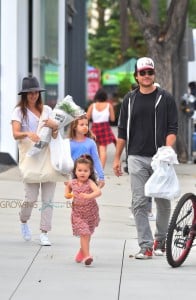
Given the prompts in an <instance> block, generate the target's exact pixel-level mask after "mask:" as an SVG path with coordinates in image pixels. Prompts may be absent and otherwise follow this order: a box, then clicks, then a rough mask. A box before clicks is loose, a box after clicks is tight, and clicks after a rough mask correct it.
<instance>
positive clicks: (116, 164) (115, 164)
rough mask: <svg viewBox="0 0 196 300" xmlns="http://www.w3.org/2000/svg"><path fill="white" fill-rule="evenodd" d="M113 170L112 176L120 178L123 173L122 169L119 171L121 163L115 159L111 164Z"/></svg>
mask: <svg viewBox="0 0 196 300" xmlns="http://www.w3.org/2000/svg"><path fill="white" fill-rule="evenodd" d="M113 170H114V174H115V175H116V176H118V177H119V176H122V175H123V172H122V169H121V162H120V160H119V159H115V160H114V162H113Z"/></svg>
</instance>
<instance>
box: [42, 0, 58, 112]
mask: <svg viewBox="0 0 196 300" xmlns="http://www.w3.org/2000/svg"><path fill="white" fill-rule="evenodd" d="M41 2H42V7H41V12H42V15H41V23H40V24H41V31H42V33H41V36H40V38H41V58H40V62H41V64H40V66H41V70H40V72H41V77H42V78H43V79H42V80H43V83H44V85H45V88H46V95H45V103H46V104H48V105H50V106H51V107H54V106H55V104H56V101H57V98H58V1H54V0H43V1H41Z"/></svg>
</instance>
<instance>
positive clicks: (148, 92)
mask: <svg viewBox="0 0 196 300" xmlns="http://www.w3.org/2000/svg"><path fill="white" fill-rule="evenodd" d="M134 75H135V79H136V81H137V82H138V85H139V86H138V88H137V89H135V90H134V91H132V92H129V93H128V94H127V95H125V97H124V100H123V103H122V105H121V111H120V117H119V123H118V139H117V146H116V153H115V158H114V162H113V169H114V172H115V174H116V175H117V176H121V175H122V171H121V162H120V157H121V154H122V151H123V149H124V147H125V146H126V147H127V153H128V171H129V174H130V180H131V191H132V211H133V215H134V218H135V223H136V229H137V235H138V244H139V247H140V251H139V252H138V253H137V254H136V255H135V258H137V259H148V258H152V254H153V251H154V254H155V255H163V253H164V251H165V239H166V234H167V229H168V223H169V218H170V210H171V204H170V201H168V200H166V199H160V198H157V199H155V203H156V210H157V214H156V231H155V240H154V239H153V235H152V231H151V228H150V224H149V219H148V209H149V198H148V197H145V195H144V186H145V183H146V182H147V180H148V179H149V177H150V176H151V174H152V172H153V170H152V167H151V161H152V157H153V155H154V154H155V153H156V152H157V150H158V148H159V147H161V146H171V147H172V146H173V145H174V144H175V141H176V135H177V129H178V123H177V107H176V103H175V100H174V98H173V97H172V96H171V95H170V94H169V93H168V92H167V91H166V90H164V89H162V88H160V87H156V86H155V85H154V81H155V67H154V62H153V60H152V59H151V58H148V57H142V58H139V59H138V60H137V62H136V66H135V73H134Z"/></svg>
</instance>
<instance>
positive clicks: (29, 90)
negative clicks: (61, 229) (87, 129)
mask: <svg viewBox="0 0 196 300" xmlns="http://www.w3.org/2000/svg"><path fill="white" fill-rule="evenodd" d="M44 91H45V89H43V88H41V87H40V85H39V82H38V80H37V78H36V77H33V76H29V77H24V78H23V80H22V89H21V90H20V92H19V93H18V95H20V96H21V97H20V100H19V102H18V104H17V105H16V107H15V109H14V111H13V114H12V131H13V136H14V138H15V139H16V140H17V141H18V145H21V144H22V145H25V144H26V145H27V144H28V143H31V145H32V143H36V142H38V141H39V136H38V134H37V132H38V131H37V130H38V128H39V125H40V120H41V121H42V126H46V127H50V128H52V136H53V137H54V138H55V137H56V136H57V133H58V126H57V124H56V123H55V122H54V121H53V120H51V119H50V116H51V113H52V109H51V107H49V106H47V105H43V102H42V97H41V92H44ZM43 114H44V117H43ZM23 152H25V151H23ZM23 152H22V151H20V147H19V168H20V161H21V157H23V158H24V157H26V156H25V155H26V153H23ZM38 160H39V159H38V157H37V158H35V166H34V168H35V171H36V166H37V162H38ZM40 163H42V162H40ZM47 164H48V162H47ZM37 168H38V167H37ZM26 169H28V164H27V167H26ZM22 176H23V174H22ZM34 177H35V178H33V179H31V180H28V179H27V180H25V179H24V177H23V181H24V190H25V201H24V203H23V205H22V208H21V211H20V221H21V232H22V236H23V238H24V240H26V241H28V240H31V231H30V229H29V226H28V224H27V221H28V220H29V219H30V217H31V213H32V209H33V207H34V205H35V203H36V201H37V200H38V195H39V190H41V200H42V209H41V221H40V230H41V234H40V244H41V245H42V246H50V245H51V243H50V241H49V239H48V234H47V232H48V231H50V230H51V220H52V211H53V209H52V208H53V207H52V203H53V198H54V193H55V187H56V182H55V179H51V180H50V179H48V181H46V180H45V179H44V180H42V179H40V178H39V175H38V176H34ZM48 178H49V177H48ZM56 181H57V180H56Z"/></svg>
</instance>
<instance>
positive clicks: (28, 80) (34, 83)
mask: <svg viewBox="0 0 196 300" xmlns="http://www.w3.org/2000/svg"><path fill="white" fill-rule="evenodd" d="M44 91H45V89H42V88H40V86H39V82H38V80H37V78H36V77H35V76H29V77H24V78H23V80H22V90H21V91H20V92H19V93H18V95H22V94H24V93H29V92H44Z"/></svg>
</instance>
